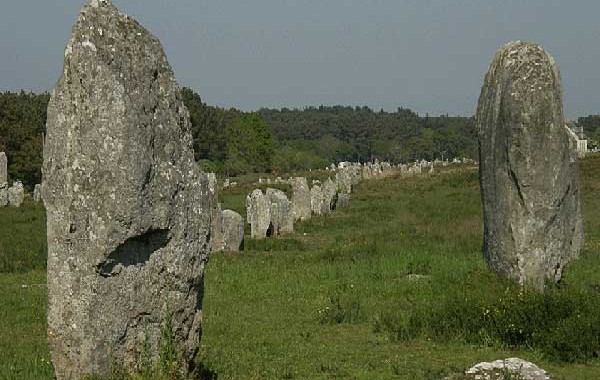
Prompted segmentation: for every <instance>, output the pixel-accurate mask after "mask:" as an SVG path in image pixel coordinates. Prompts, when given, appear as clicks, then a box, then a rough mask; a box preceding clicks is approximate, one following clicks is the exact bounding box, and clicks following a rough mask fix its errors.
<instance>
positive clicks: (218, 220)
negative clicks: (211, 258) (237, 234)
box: [204, 173, 225, 252]
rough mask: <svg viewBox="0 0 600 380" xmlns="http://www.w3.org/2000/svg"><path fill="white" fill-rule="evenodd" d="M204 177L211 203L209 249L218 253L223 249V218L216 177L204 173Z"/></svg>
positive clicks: (212, 174)
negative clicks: (206, 181)
mask: <svg viewBox="0 0 600 380" xmlns="http://www.w3.org/2000/svg"><path fill="white" fill-rule="evenodd" d="M204 175H205V176H206V178H207V180H208V191H209V192H210V197H209V199H210V200H211V201H213V202H212V204H211V207H210V210H211V211H210V214H211V215H210V216H211V217H210V220H211V224H210V248H211V251H213V252H219V251H222V250H223V249H224V246H225V242H224V241H223V217H222V213H221V205H220V204H219V201H218V196H219V194H218V193H219V188H218V182H217V176H216V174H215V173H205V174H204Z"/></svg>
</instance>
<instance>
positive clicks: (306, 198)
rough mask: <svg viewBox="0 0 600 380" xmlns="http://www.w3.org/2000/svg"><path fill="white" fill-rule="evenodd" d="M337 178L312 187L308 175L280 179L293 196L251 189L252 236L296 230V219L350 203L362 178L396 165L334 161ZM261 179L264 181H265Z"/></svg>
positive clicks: (249, 215) (248, 215) (249, 217)
mask: <svg viewBox="0 0 600 380" xmlns="http://www.w3.org/2000/svg"><path fill="white" fill-rule="evenodd" d="M330 170H335V171H336V173H335V181H334V180H332V179H331V177H329V178H327V180H325V181H324V182H323V183H320V182H319V181H313V186H312V188H310V187H309V185H308V181H307V179H306V178H305V177H295V178H290V179H288V180H282V179H278V180H276V182H277V183H287V184H289V185H291V187H292V196H291V199H288V197H287V196H286V194H285V193H284V192H283V191H281V190H278V189H271V188H269V189H267V190H266V192H265V193H263V192H262V190H260V189H256V190H254V191H252V192H251V193H250V194H249V195H248V196H247V197H246V219H247V222H248V224H250V236H251V237H252V238H254V239H264V238H266V237H272V236H279V235H283V234H288V233H292V232H294V222H296V221H298V220H308V219H310V218H311V216H312V215H313V214H314V215H325V214H329V213H331V212H332V211H333V210H335V209H336V208H338V207H348V206H349V205H350V193H351V192H352V188H353V186H355V185H356V184H358V183H359V182H360V181H361V180H363V179H370V178H373V177H377V176H380V175H383V174H389V173H391V172H392V171H393V170H394V167H393V166H392V165H391V164H390V163H388V162H383V163H379V162H378V161H377V162H375V163H373V164H370V163H369V164H360V163H350V162H341V163H339V164H338V165H337V167H336V166H335V165H333V164H332V169H330ZM259 182H261V183H262V180H260V181H259Z"/></svg>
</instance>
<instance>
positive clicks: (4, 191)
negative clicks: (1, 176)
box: [0, 185, 8, 207]
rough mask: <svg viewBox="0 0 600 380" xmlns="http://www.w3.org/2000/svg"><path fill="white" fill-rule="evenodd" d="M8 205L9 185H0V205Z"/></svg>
mask: <svg viewBox="0 0 600 380" xmlns="http://www.w3.org/2000/svg"><path fill="white" fill-rule="evenodd" d="M4 206H8V186H6V185H5V186H4V187H0V207H4Z"/></svg>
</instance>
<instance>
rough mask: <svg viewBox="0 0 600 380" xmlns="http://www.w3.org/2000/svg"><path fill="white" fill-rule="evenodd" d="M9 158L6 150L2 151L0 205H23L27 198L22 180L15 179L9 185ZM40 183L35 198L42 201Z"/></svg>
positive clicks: (0, 157)
mask: <svg viewBox="0 0 600 380" xmlns="http://www.w3.org/2000/svg"><path fill="white" fill-rule="evenodd" d="M7 163H8V160H7V158H6V154H5V153H4V152H0V207H6V206H13V207H21V205H22V204H23V200H24V199H25V188H24V187H23V183H21V181H14V182H13V184H12V186H9V185H8V170H7ZM40 190H41V188H40V185H39V184H38V185H35V190H34V192H33V200H34V201H35V202H39V201H41V199H42V197H41V191H40Z"/></svg>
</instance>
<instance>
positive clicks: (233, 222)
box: [222, 210, 244, 252]
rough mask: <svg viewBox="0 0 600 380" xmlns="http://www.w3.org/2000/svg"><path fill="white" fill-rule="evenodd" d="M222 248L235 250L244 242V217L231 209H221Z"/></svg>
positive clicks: (240, 247) (230, 250)
mask: <svg viewBox="0 0 600 380" xmlns="http://www.w3.org/2000/svg"><path fill="white" fill-rule="evenodd" d="M222 220H223V222H222V225H223V242H224V244H223V250H225V251H229V252H237V251H239V250H241V249H242V247H243V244H244V218H242V216H241V215H240V214H238V213H237V212H235V211H233V210H223V213H222Z"/></svg>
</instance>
